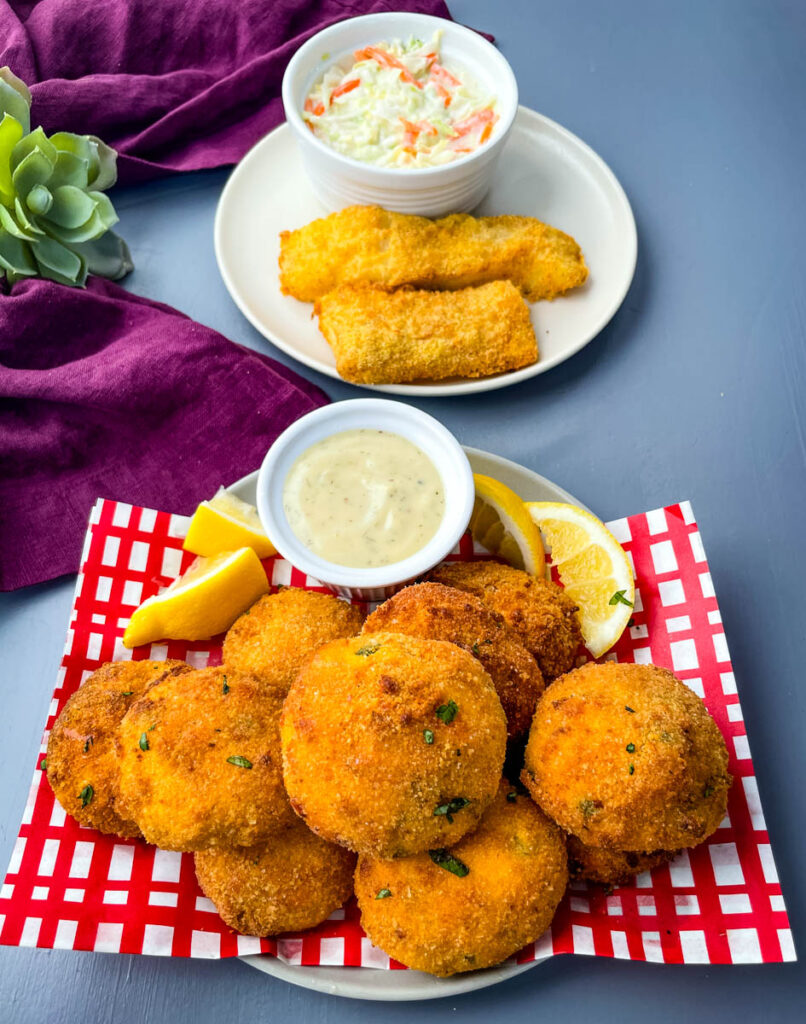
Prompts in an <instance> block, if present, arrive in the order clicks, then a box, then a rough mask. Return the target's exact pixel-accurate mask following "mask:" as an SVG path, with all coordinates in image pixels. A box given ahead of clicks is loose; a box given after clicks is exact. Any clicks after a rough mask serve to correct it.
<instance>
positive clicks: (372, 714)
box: [281, 633, 507, 857]
mask: <svg viewBox="0 0 806 1024" xmlns="http://www.w3.org/2000/svg"><path fill="white" fill-rule="evenodd" d="M281 734H282V743H283V770H284V777H285V785H286V789H287V790H288V795H289V797H290V799H291V803H292V805H293V807H294V809H295V810H296V811H297V813H298V814H300V815H301V816H302V817H303V818H304V819H305V821H306V822H307V823H308V825H309V826H310V827H311V828H312V829H313V830H314V831H315V832H318V833H319V835H321V836H322V837H323V838H325V839H329V840H330V841H331V842H336V843H341V844H342V845H343V846H347V847H349V848H350V849H352V850H355V851H356V852H357V853H373V854H375V855H377V856H381V857H405V856H407V855H408V854H411V853H418V852H419V851H421V850H427V849H430V848H432V847H437V846H446V845H449V844H450V843H454V842H457V841H458V840H459V839H460V838H461V837H462V836H463V835H464V834H465V833H466V832H468V831H469V830H470V829H472V828H474V827H475V825H476V823H477V822H478V820H479V818H480V817H481V815H482V813H483V811H484V809H485V807H486V806H487V805H488V804H489V802H490V801H491V800H492V798H493V796H494V795H495V791H496V788H497V785H498V779H499V777H500V775H501V768H502V766H503V763H504V752H505V748H506V738H507V727H506V719H505V717H504V712H503V710H502V708H501V702H500V701H499V699H498V696H497V695H496V692H495V689H494V687H493V684H492V681H491V680H490V677H489V676H488V675H487V673H486V672H485V671H484V669H483V668H482V667H481V665H480V664H479V662H478V661H476V659H475V658H474V657H473V656H472V655H471V654H468V653H467V652H466V651H463V650H461V649H460V648H459V647H456V646H454V644H449V643H446V642H445V641H442V640H421V639H419V638H417V637H410V636H402V635H399V634H395V633H374V634H373V633H370V634H365V635H363V636H360V637H355V638H354V639H352V640H334V641H332V642H331V643H329V644H326V645H325V646H324V647H321V648H320V649H319V650H318V651H317V652H316V654H314V656H313V657H312V658H311V660H310V661H309V662H308V664H307V665H306V666H305V667H304V668H303V669H302V671H301V672H300V674H299V675H298V676H297V678H296V681H295V682H294V684H293V686H292V687H291V690H290V692H289V694H288V697H287V698H286V701H285V706H284V708H283V718H282V725H281Z"/></svg>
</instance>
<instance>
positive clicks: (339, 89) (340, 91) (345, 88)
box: [330, 78, 361, 103]
mask: <svg viewBox="0 0 806 1024" xmlns="http://www.w3.org/2000/svg"><path fill="white" fill-rule="evenodd" d="M359 85H361V79H360V78H351V79H350V81H349V82H342V83H341V85H337V86H336V88H335V89H334V90H333V92H331V94H330V102H331V103H332V102H333V100H335V99H336V97H337V96H343V95H344V94H345V93H347V92H352V91H353V89H357V88H358V87H359Z"/></svg>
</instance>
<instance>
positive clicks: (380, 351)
mask: <svg viewBox="0 0 806 1024" xmlns="http://www.w3.org/2000/svg"><path fill="white" fill-rule="evenodd" d="M314 310H315V312H316V313H317V315H318V316H319V329H320V330H321V332H322V334H324V336H325V339H326V340H327V343H328V344H329V345H330V347H331V348H332V349H333V354H334V355H335V357H336V369H337V370H338V372H339V375H340V376H341V377H343V378H344V379H345V380H349V381H352V382H353V383H355V384H397V383H400V382H401V381H409V380H444V379H445V378H446V377H489V376H490V375H491V374H493V373H504V372H505V371H507V370H517V369H519V368H520V367H522V366H529V365H530V364H531V363H534V362H535V361H536V360H537V341H536V339H535V332H534V328H533V327H532V321H531V319H530V316H529V307H528V306H527V305H526V303H525V302H524V301H523V299H522V298H521V296H520V293H519V292H518V289H517V288H515V287H514V285H512V284H510V283H509V281H492V282H491V283H490V284H484V285H481V287H479V288H463V289H461V290H460V291H454V292H429V291H410V290H408V289H403V290H401V291H397V292H387V291H385V290H384V289H382V288H377V287H373V286H371V285H345V286H343V287H340V288H337V289H336V290H335V291H332V292H330V293H329V294H327V295H325V296H323V297H322V298H321V299H319V300H317V302H316V305H315V307H314Z"/></svg>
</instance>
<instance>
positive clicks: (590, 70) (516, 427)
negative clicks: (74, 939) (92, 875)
mask: <svg viewBox="0 0 806 1024" xmlns="http://www.w3.org/2000/svg"><path fill="white" fill-rule="evenodd" d="M267 6H269V5H267ZM451 9H452V11H453V13H454V16H455V17H456V18H457V19H458V20H460V21H463V22H465V23H467V24H471V25H473V26H475V27H478V28H482V29H486V30H487V31H490V32H493V33H494V34H495V36H496V37H497V40H498V44H499V45H500V47H501V49H502V51H503V52H504V54H505V55H506V56H507V57H508V59H509V60H510V61H511V63H512V65H513V67H514V69H515V73H516V75H517V77H518V82H519V85H520V90H521V97H522V102H523V103H525V104H526V105H528V106H530V107H533V108H535V109H537V110H539V111H541V112H542V113H545V114H547V115H548V116H550V117H552V118H554V119H556V120H557V121H559V122H560V123H561V124H563V125H565V126H567V127H568V128H570V129H571V131H573V132H575V133H577V134H578V135H580V136H581V137H582V138H583V139H584V140H585V141H586V142H588V143H589V144H590V145H591V146H593V148H594V149H596V150H597V151H598V152H599V153H600V154H601V155H602V156H603V157H604V159H605V160H606V161H607V162H608V163H609V164H610V166H611V167H612V168H613V170H614V171H615V173H616V175H617V176H618V177H619V179H620V180H621V182H622V184H623V185H624V187H625V189H626V191H627V194H628V196H629V197H630V200H631V202H632V204H633V208H634V211H635V216H636V220H637V223H638V235H639V258H638V269H637V273H636V277H635V281H634V283H633V286H632V289H631V291H630V293H629V295H628V296H627V299H626V301H625V303H624V305H623V307H622V309H621V310H620V312H619V313H618V314H617V316H616V317H615V319H614V320H613V322H612V323H611V324H610V326H609V327H608V328H607V329H606V330H605V331H604V332H603V333H602V334H601V335H600V336H599V338H598V339H596V340H595V341H594V342H593V343H592V344H591V345H590V346H588V348H586V349H585V350H584V351H583V352H582V353H580V354H579V355H577V356H576V357H575V358H573V359H572V360H570V361H569V362H568V363H565V364H564V365H563V366H561V367H559V368H557V369H555V370H553V371H551V372H550V373H548V374H546V375H544V376H541V377H538V378H535V379H534V380H531V381H527V382H525V383H523V384H521V385H519V386H517V387H514V388H511V389H507V390H505V391H496V392H490V393H489V394H486V395H479V396H477V397H470V398H457V399H454V400H448V399H441V400H440V399H432V400H430V401H427V402H423V403H419V404H421V405H422V407H423V408H424V409H426V410H427V411H428V412H430V413H432V414H434V415H436V416H438V417H439V418H440V419H442V420H443V421H444V422H445V423H446V424H447V426H448V427H450V428H451V429H452V430H453V431H454V432H455V433H456V434H457V436H458V437H459V439H460V440H461V441H462V442H464V443H466V444H469V445H474V446H477V447H479V448H486V449H488V450H490V451H494V452H497V453H499V454H501V455H504V456H507V457H508V458H510V459H515V460H516V461H518V462H521V463H523V464H524V465H526V466H529V467H531V468H533V469H536V470H537V471H539V472H540V473H542V474H544V475H546V476H548V477H549V478H550V479H552V480H554V481H556V482H557V483H558V484H560V485H561V486H563V487H566V488H567V489H568V490H570V491H571V492H572V493H573V494H575V495H577V496H578V498H579V499H580V500H582V501H584V502H585V503H587V504H588V505H589V506H590V507H592V508H593V509H594V510H596V511H597V512H598V514H599V515H601V516H602V517H603V518H605V519H607V518H610V517H615V516H621V515H625V514H629V513H633V512H639V511H644V510H646V509H650V508H655V507H657V506H659V505H664V504H668V503H670V502H674V501H678V500H680V499H684V498H689V499H691V501H692V502H693V505H694V510H695V513H696V515H697V518H698V520H699V523H700V526H701V529H702V534H703V537H704V540H705V545H706V550H707V553H708V556H709V560H710V566H711V571H712V574H713V579H714V582H715V585H716V589H717V595H718V597H719V600H720V604H721V609H722V615H723V619H724V622H725V628H726V631H727V635H728V638H729V642H730V647H731V653H732V656H733V661H734V667H735V671H736V677H737V680H738V685H739V692H740V696H741V699H742V704H743V706H744V710H745V718H746V721H747V727H748V733H749V739H750V746H751V750H752V753H753V756H754V760H755V765H756V770H757V774H758V779H759V785H760V789H761V795H762V800H763V804H764V808H765V811H766V817H767V823H768V826H769V829H770V833H771V836H772V843H773V849H774V851H775V855H776V858H777V862H778V867H779V871H780V875H781V881H782V885H783V891H784V895H785V898H786V901H787V904H788V907H789V911H790V914H791V917H792V925H793V930H794V936H795V943H796V946H797V947H799V950H800V953H801V955H806V902H805V900H804V893H805V892H806V886H805V885H804V870H803V857H802V853H801V851H802V849H803V842H802V835H803V822H804V820H806V796H805V795H804V794H805V793H806V787H804V785H803V770H804V757H803V737H804V733H806V686H804V679H803V675H804V673H803V670H802V664H803V649H804V621H805V620H806V615H805V614H804V613H805V612H806V608H804V599H803V593H804V583H803V581H804V579H806V546H804V544H803V527H804V515H803V508H804V497H806V487H805V486H804V483H805V482H806V480H805V478H806V445H805V444H804V431H805V430H806V409H805V408H804V405H805V404H806V403H804V374H805V371H806V357H805V356H804V346H803V340H804V339H803V335H804V322H805V321H806V293H805V292H804V284H803V267H802V251H803V243H802V237H803V229H804V216H803V213H804V209H806V195H805V194H804V193H806V188H805V187H804V181H805V180H806V178H805V177H804V166H806V132H805V131H804V118H803V111H804V106H805V103H806V77H804V60H803V53H804V43H805V42H806V4H804V3H803V2H802V0H791V2H780V0H779V2H775V3H772V2H768V3H765V2H762V0H755V2H752V0H744V2H735V0H734V2H731V0H721V2H716V0H683V2H678V3H675V4H669V3H659V2H656V0H634V2H628V0H618V2H611V3H607V4H604V3H599V2H596V0H588V2H575V0H565V2H563V3H556V2H555V3H549V2H546V0H540V2H534V0H532V2H530V0H506V2H503V0H502V2H498V3H495V4H493V3H489V2H486V3H485V2H483V0H453V2H452V3H451ZM226 177H227V174H226V172H213V173H206V174H197V175H187V176H184V177H182V178H180V179H175V180H171V181H164V182H159V183H156V184H153V185H149V186H147V187H142V188H138V189H131V190H128V191H125V192H120V193H119V194H118V196H117V199H116V201H117V205H118V209H119V210H120V211H121V214H122V224H121V231H122V234H123V235H124V236H125V237H126V238H127V239H128V241H129V243H130V245H131V248H132V251H133V253H134V256H135V261H136V263H137V270H136V271H135V273H134V274H132V276H131V277H130V278H129V280H128V282H127V285H128V287H130V288H131V289H132V290H133V291H135V292H139V293H140V294H143V295H146V296H150V297H152V298H155V299H160V300H163V301H165V302H168V303H170V304H171V305H173V306H176V307H177V308H178V309H180V310H182V311H183V312H185V313H188V314H190V315H191V316H193V317H195V318H196V319H197V320H200V321H201V322H202V323H205V324H210V325H211V326H213V327H215V328H217V329H218V330H220V331H222V332H223V333H224V334H225V335H227V336H228V337H230V338H232V339H234V340H236V341H240V342H243V343H245V344H247V345H251V346H253V347H255V348H258V349H260V350H261V351H270V352H271V354H272V355H274V356H276V357H277V358H278V359H279V360H281V361H282V362H286V363H289V364H291V361H290V360H289V359H288V358H287V357H286V356H284V355H282V354H280V353H278V352H276V351H274V350H272V349H271V346H270V345H269V344H268V343H267V342H265V341H264V340H263V339H262V338H261V337H260V336H259V335H258V334H257V333H256V332H255V331H254V330H252V328H251V327H250V326H249V325H248V323H247V322H246V321H245V320H244V319H243V318H242V317H241V315H240V314H239V313H238V311H237V310H236V308H235V306H234V305H233V304H232V302H231V301H230V299H229V297H228V295H227V293H226V291H225V289H224V286H223V284H222V282H221V280H220V278H219V276H218V273H217V271H216V267H215V261H214V257H213V245H212V225H213V215H214V211H215V206H216V202H217V199H218V196H219V194H220V191H221V188H222V186H223V184H224V181H225V180H226ZM515 207H517V197H516V196H513V208H515ZM305 372H306V373H308V374H309V375H310V371H307V370H305ZM313 376H314V377H316V375H313ZM317 383H319V384H320V385H321V386H322V387H323V388H324V389H325V391H326V392H327V393H328V394H329V395H330V396H331V397H332V398H333V399H341V398H352V397H356V396H359V395H361V394H366V392H361V391H360V390H359V389H356V388H353V387H351V386H349V385H346V384H340V383H337V382H335V381H333V380H330V379H329V378H317ZM244 412H245V415H248V410H245V411H244ZM72 589H73V581H72V579H64V580H60V581H56V582H54V583H51V584H46V585H43V586H39V587H36V588H32V589H30V590H27V591H24V592H18V593H16V594H10V595H0V651H2V659H1V660H0V665H1V666H2V667H0V676H2V683H1V684H0V685H2V691H1V692H2V710H1V711H0V773H1V774H0V778H2V786H0V870H2V869H3V868H4V867H5V864H6V863H7V861H8V856H9V854H10V851H11V847H12V844H13V840H14V837H15V835H16V832H17V826H18V823H19V820H20V816H21V813H22V809H23V805H24V802H25V796H26V793H27V791H28V785H29V781H30V777H31V771H32V768H33V766H34V764H35V761H36V757H37V750H38V746H39V742H40V738H41V732H42V725H43V722H44V721H45V717H46V714H47V708H48V704H49V701H50V696H51V692H52V688H53V684H54V680H55V676H56V670H57V667H58V664H59V659H60V656H61V649H62V645H63V640H64V631H65V629H66V625H67V618H68V609H69V607H70V599H71V594H72ZM805 981H806V969H804V967H803V966H802V965H801V964H789V965H780V966H779V965H774V966H766V967H721V968H720V967H715V968H702V967H671V966H663V965H650V964H629V963H623V962H617V961H616V962H613V961H607V960H602V959H597V960H594V959H590V958H579V957H568V956H566V957H557V958H555V959H554V960H553V961H552V962H550V963H548V964H547V965H543V966H540V967H537V968H536V969H534V970H533V971H531V972H527V973H526V974H524V975H522V976H521V977H519V978H517V979H515V980H513V981H511V982H508V983H506V984H505V985H501V986H498V987H496V988H493V989H488V990H486V991H483V992H480V993H477V994H472V995H467V996H464V997H459V998H457V999H455V1000H443V1001H439V1002H434V1003H430V1004H398V1005H383V1006H381V1005H379V1004H371V1003H363V1004H362V1003H358V1002H352V1001H345V1000H339V999H335V998H332V997H328V996H324V995H318V994H315V993H311V992H306V991H303V990H301V989H298V988H295V987H292V986H290V985H285V984H283V983H282V982H279V981H275V980H273V979H270V978H268V977H266V976H265V975H263V974H260V973H258V972H257V971H254V970H251V969H250V968H248V967H246V966H245V965H243V964H241V963H239V962H237V961H227V962H221V963H211V962H199V961H196V962H194V961H186V960H175V961H166V960H162V959H154V958H147V957H129V956H115V955H95V954H91V953H69V952H46V951H42V950H19V949H5V948H3V949H0V1022H2V1024H6V1022H9V1024H11V1022H13V1024H18V1022H19V1024H28V1022H33V1021H37V1022H43V1021H44V1022H47V1024H52V1022H61V1021H79V1022H95V1021H98V1022H100V1021H103V1022H107V1021H123V1020H126V1021H148V1022H162V1021H168V1020H170V1021H172V1022H173V1024H191V1022H199V1021H204V1022H206V1021H222V1020H232V1021H236V1022H238V1024H244V1022H250V1024H253V1022H254V1024H258V1022H262V1021H279V1020H286V1019H287V1020H290V1021H306V1022H309V1021H310V1022H321V1024H336V1022H341V1021H347V1020H350V1021H375V1020H378V1019H379V1018H380V1017H381V1016H383V1018H384V1019H385V1020H389V1021H395V1020H397V1021H404V1020H405V1021H409V1020H417V1021H445V1020H450V1019H454V1020H456V1019H460V1018H461V1019H462V1020H466V1021H484V1022H489V1021H498V1020H504V1019H506V1020H507V1021H511V1022H515V1024H519V1022H521V1021H533V1020H534V1021H538V1020H557V1019H563V1020H569V1021H618V1022H619V1024H624V1022H628V1021H639V1020H640V1021H644V1020H646V1018H647V1016H650V1015H651V1017H652V1019H653V1020H655V1021H667V1020H668V1021H673V1020H674V1021H678V1020H681V1019H688V1020H697V1021H699V1020H704V1021H714V1022H716V1021H731V1022H733V1021H735V1019H736V1017H737V1015H742V1016H743V1017H744V1019H746V1020H748V1021H756V1020H765V1021H790V1020H795V1019H803V1018H802V1012H803V1003H802V998H803V994H804V990H805V989H804V982H805Z"/></svg>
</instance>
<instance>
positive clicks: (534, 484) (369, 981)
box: [228, 447, 585, 1002]
mask: <svg viewBox="0 0 806 1024" xmlns="http://www.w3.org/2000/svg"><path fill="white" fill-rule="evenodd" d="M465 452H466V453H467V457H468V459H470V465H471V467H472V468H473V472H474V473H485V474H486V475H488V476H493V477H495V479H496V480H500V481H501V483H504V484H506V485H507V486H508V487H511V488H512V490H513V491H515V493H516V494H520V496H521V497H522V498H523V499H524V500H526V501H564V502H567V503H569V504H571V505H578V506H580V508H585V506H584V505H583V504H582V502H580V501H577V499H576V498H575V497H573V495H571V494H569V493H568V492H567V491H564V490H563V489H562V488H561V487H558V486H557V485H556V484H553V483H552V482H551V481H550V480H547V479H546V478H545V477H543V476H540V475H539V474H538V473H534V472H533V471H532V470H531V469H526V468H525V467H524V466H519V465H518V463H517V462H510V461H509V459H502V458H501V457H500V456H498V455H491V454H490V453H489V452H483V451H480V450H479V449H478V448H467V447H465ZM256 485H257V472H255V473H250V474H249V476H245V477H243V479H241V480H238V481H237V482H236V483H234V484H232V486H231V487H229V488H228V490H230V491H231V492H232V493H233V494H235V495H236V496H237V497H239V498H241V499H242V500H243V501H248V502H249V503H250V504H252V505H254V503H255V500H256V497H257V492H256ZM241 959H242V960H243V961H244V963H247V964H249V966H250V967H256V968H257V969H258V970H259V971H264V972H265V973H266V974H271V975H272V977H274V978H281V979H282V980H283V981H288V982H290V983H291V984H292V985H299V986H300V987H301V988H309V989H313V990H314V991H316V992H327V993H329V994H330V995H333V996H343V997H345V998H348V999H375V1000H379V1001H383V1002H405V1001H408V1000H415V999H440V998H442V997H444V996H458V995H461V993H462V992H472V991H474V990H476V989H480V988H487V987H488V986H490V985H497V984H498V982H499V981H506V980H507V979H509V978H514V977H515V976H516V975H517V974H522V973H523V972H524V971H528V970H529V968H530V967H535V966H536V965H537V964H539V963H543V961H542V960H533V961H531V962H530V963H526V964H516V963H515V962H514V961H507V962H506V963H503V964H500V965H499V966H498V967H490V968H489V969H488V970H485V971H473V972H470V973H468V974H457V975H454V976H453V977H452V978H435V977H433V976H432V975H430V974H423V973H422V972H421V971H384V970H379V969H377V968H372V967H302V966H297V965H294V964H286V963H283V961H282V960H278V959H277V958H276V957H273V956H262V955H261V956H243V957H241Z"/></svg>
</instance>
